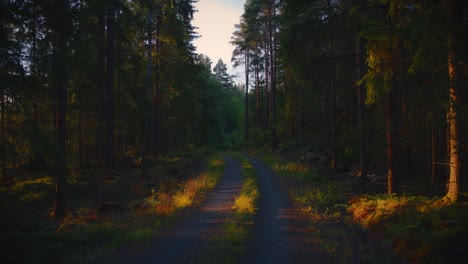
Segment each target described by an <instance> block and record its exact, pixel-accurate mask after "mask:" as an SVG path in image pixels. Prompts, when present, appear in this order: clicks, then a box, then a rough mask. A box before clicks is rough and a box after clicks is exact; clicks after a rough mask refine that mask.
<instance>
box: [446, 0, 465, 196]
mask: <svg viewBox="0 0 468 264" xmlns="http://www.w3.org/2000/svg"><path fill="white" fill-rule="evenodd" d="M448 5H449V14H448V17H449V24H450V27H449V33H448V36H447V44H448V77H449V108H448V112H447V126H448V128H449V129H448V131H449V134H448V135H447V140H448V145H449V147H450V153H449V179H448V190H447V195H446V197H447V198H448V199H449V200H450V201H451V202H456V201H457V200H458V196H459V192H460V168H461V164H460V154H459V150H460V149H459V148H460V138H459V131H458V126H459V124H458V116H457V107H458V100H459V99H458V92H459V91H458V89H459V88H458V87H457V86H458V85H459V80H458V78H459V76H458V75H459V55H458V45H457V44H458V43H457V42H458V41H459V38H458V37H459V31H460V25H461V21H462V14H461V10H462V4H461V1H460V0H449V2H448Z"/></svg>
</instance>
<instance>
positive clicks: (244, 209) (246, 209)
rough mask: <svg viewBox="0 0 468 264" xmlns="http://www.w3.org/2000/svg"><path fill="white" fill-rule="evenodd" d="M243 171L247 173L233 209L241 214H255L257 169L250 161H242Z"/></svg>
mask: <svg viewBox="0 0 468 264" xmlns="http://www.w3.org/2000/svg"><path fill="white" fill-rule="evenodd" d="M242 171H243V174H244V175H245V179H244V184H243V186H242V190H241V193H240V194H239V195H238V196H237V197H236V199H235V200H234V206H233V209H235V210H236V212H237V213H240V214H254V213H255V212H256V210H257V207H256V204H257V199H258V189H257V188H258V186H257V178H256V176H255V170H254V168H253V167H252V165H251V164H250V163H248V162H247V161H244V162H243V163H242Z"/></svg>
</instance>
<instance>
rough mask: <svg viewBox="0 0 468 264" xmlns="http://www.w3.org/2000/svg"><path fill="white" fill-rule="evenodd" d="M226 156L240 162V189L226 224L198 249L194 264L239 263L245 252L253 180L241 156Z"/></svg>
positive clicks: (250, 225)
mask: <svg viewBox="0 0 468 264" xmlns="http://www.w3.org/2000/svg"><path fill="white" fill-rule="evenodd" d="M230 156H232V157H234V158H236V159H238V160H242V174H243V175H244V181H243V186H242V189H241V191H240V193H239V195H238V196H237V197H236V198H235V200H234V204H233V205H232V207H231V209H232V211H231V212H230V214H229V215H228V216H227V222H226V223H225V224H223V225H222V227H221V228H220V230H219V232H218V234H216V235H215V236H213V237H211V238H210V240H209V241H208V242H207V244H206V245H205V246H204V247H203V248H202V249H201V254H199V256H201V257H200V258H199V259H197V260H196V261H194V263H228V264H229V263H240V261H241V260H242V259H241V257H242V256H243V255H244V253H245V251H246V249H247V245H246V241H247V239H248V238H249V236H250V235H251V231H252V228H253V225H254V217H255V214H256V212H257V202H258V197H259V193H258V184H257V176H256V173H255V169H254V168H253V167H252V165H251V164H250V163H249V162H248V161H247V160H246V159H245V158H243V157H242V156H241V155H239V154H237V153H230Z"/></svg>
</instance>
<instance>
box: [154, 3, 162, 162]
mask: <svg viewBox="0 0 468 264" xmlns="http://www.w3.org/2000/svg"><path fill="white" fill-rule="evenodd" d="M155 20H156V36H155V41H156V58H155V62H154V87H153V104H154V117H153V119H154V120H153V157H155V158H157V157H159V155H160V151H161V150H160V144H159V137H160V135H159V126H160V119H159V97H160V95H159V94H160V92H161V87H160V85H161V80H160V53H161V41H160V34H161V26H162V18H161V6H160V5H159V6H157V7H156V19H155Z"/></svg>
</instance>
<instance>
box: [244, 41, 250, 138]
mask: <svg viewBox="0 0 468 264" xmlns="http://www.w3.org/2000/svg"><path fill="white" fill-rule="evenodd" d="M248 139H249V49H248V48H246V49H245V130H244V140H245V142H247V141H248Z"/></svg>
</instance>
